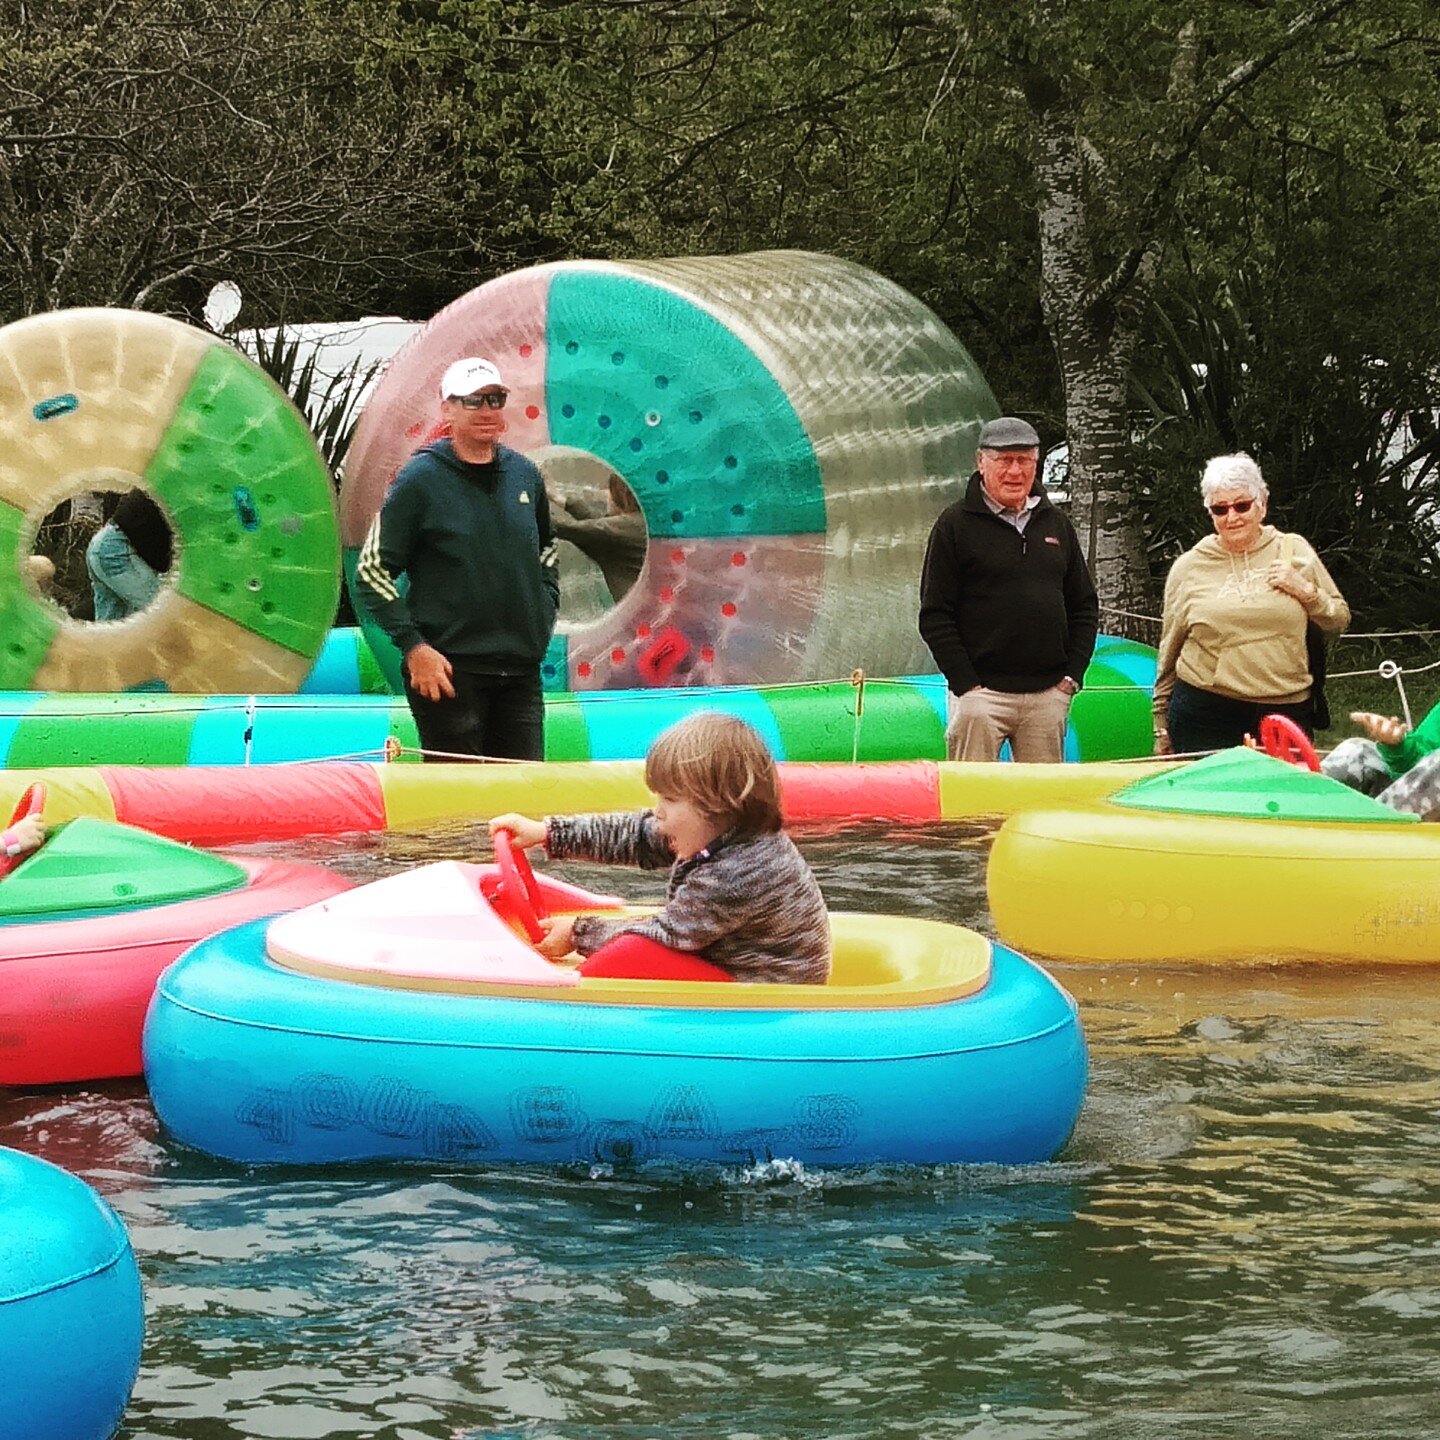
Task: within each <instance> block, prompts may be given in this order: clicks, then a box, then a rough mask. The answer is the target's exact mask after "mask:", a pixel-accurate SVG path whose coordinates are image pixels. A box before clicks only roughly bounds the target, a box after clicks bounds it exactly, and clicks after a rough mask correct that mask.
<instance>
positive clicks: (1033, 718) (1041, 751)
mask: <svg viewBox="0 0 1440 1440" xmlns="http://www.w3.org/2000/svg"><path fill="white" fill-rule="evenodd" d="M1070 699H1071V697H1070V695H1069V694H1068V693H1067V692H1066V691H1064V690H1062V689H1061V688H1060V687H1059V686H1058V685H1052V686H1051V687H1050V688H1049V689H1048V690H1037V691H1035V692H1034V693H1033V694H1029V695H1011V694H1008V693H1006V692H1005V691H1002V690H987V689H986V688H985V687H984V686H983V685H977V686H976V687H975V689H973V690H967V691H966V692H965V693H964V694H963V695H951V696H950V707H949V708H950V723H949V724H948V725H947V726H946V727H945V753H946V755H947V756H948V757H949V758H950V759H951V760H997V759H999V757H1000V746H1001V745H1002V744H1004V742H1005V741H1006V740H1008V741H1009V742H1010V753H1011V754H1012V755H1013V756H1014V757H1015V759H1016V760H1018V761H1020V762H1021V763H1023V764H1037V763H1047V762H1048V763H1058V762H1059V761H1061V760H1063V759H1064V758H1065V722H1066V721H1067V720H1068V719H1069V716H1070Z"/></svg>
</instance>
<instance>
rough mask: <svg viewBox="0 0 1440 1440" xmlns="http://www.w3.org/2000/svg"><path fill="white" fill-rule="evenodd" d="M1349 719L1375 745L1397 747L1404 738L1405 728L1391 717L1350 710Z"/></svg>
mask: <svg viewBox="0 0 1440 1440" xmlns="http://www.w3.org/2000/svg"><path fill="white" fill-rule="evenodd" d="M1350 718H1351V719H1352V720H1353V721H1354V722H1355V723H1356V724H1357V725H1358V726H1359V727H1360V728H1361V729H1362V730H1363V731H1364V732H1365V733H1366V734H1367V735H1368V736H1369V737H1370V738H1371V739H1372V740H1373V741H1375V743H1376V744H1377V745H1398V744H1399V743H1400V742H1401V741H1402V740H1403V739H1404V738H1405V726H1404V724H1403V723H1402V722H1401V721H1399V720H1397V719H1396V718H1395V717H1394V716H1393V715H1375V714H1372V713H1371V712H1370V711H1369V710H1352V711H1351V712H1350Z"/></svg>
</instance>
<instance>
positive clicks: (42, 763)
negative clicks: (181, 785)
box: [5, 691, 200, 770]
mask: <svg viewBox="0 0 1440 1440" xmlns="http://www.w3.org/2000/svg"><path fill="white" fill-rule="evenodd" d="M199 714H200V706H199V704H198V703H197V701H196V699H195V697H194V696H191V695H157V694H146V695H145V697H144V699H143V701H142V700H140V699H139V697H137V696H136V695H133V694H125V693H123V692H122V693H121V694H118V695H62V694H59V693H57V692H55V691H50V692H47V693H46V694H45V695H43V696H42V697H41V698H40V699H39V700H37V701H36V702H35V704H34V705H32V706H31V707H30V708H29V709H28V710H27V711H26V712H25V718H24V721H23V722H22V723H20V724H19V725H17V726H16V727H15V730H14V735H13V738H12V739H11V741H10V753H9V754H8V755H7V756H6V758H5V765H6V767H7V768H8V769H11V770H41V769H44V768H45V767H46V766H49V765H88V764H90V763H91V757H92V756H93V754H94V751H95V745H96V741H95V735H96V731H97V728H103V732H104V737H105V739H104V746H105V749H104V754H105V763H106V764H107V765H188V764H189V763H190V743H191V742H190V737H191V735H192V733H193V731H194V729H195V720H196V717H197V716H198V715H199Z"/></svg>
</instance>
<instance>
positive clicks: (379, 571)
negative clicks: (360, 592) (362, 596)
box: [355, 515, 400, 603]
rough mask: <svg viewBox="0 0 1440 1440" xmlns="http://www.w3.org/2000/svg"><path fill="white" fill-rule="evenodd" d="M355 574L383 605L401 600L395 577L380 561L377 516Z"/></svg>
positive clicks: (361, 551)
mask: <svg viewBox="0 0 1440 1440" xmlns="http://www.w3.org/2000/svg"><path fill="white" fill-rule="evenodd" d="M355 574H356V577H357V578H358V579H359V580H360V582H361V583H362V584H363V585H364V586H365V588H366V589H367V590H369V591H370V592H371V593H372V594H373V595H375V596H376V598H377V599H379V600H380V601H381V602H382V603H388V602H389V601H391V600H398V599H399V598H400V590H399V587H398V586H397V585H396V583H395V577H394V576H393V575H391V573H390V572H389V571H388V570H387V569H386V568H385V566H384V563H383V562H382V561H381V559H380V517H379V515H377V516H376V517H375V519H374V520H373V521H372V522H371V524H370V529H369V531H368V533H367V534H366V536H365V543H364V545H362V546H361V547H360V558H359V560H357V561H356V564H355Z"/></svg>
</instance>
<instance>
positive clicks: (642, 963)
mask: <svg viewBox="0 0 1440 1440" xmlns="http://www.w3.org/2000/svg"><path fill="white" fill-rule="evenodd" d="M576 968H577V969H578V970H579V971H580V973H581V974H582V975H592V976H595V977H596V978H604V979H606V980H728V981H732V982H733V981H734V979H735V977H734V976H733V975H732V974H731V973H730V972H729V971H728V970H722V969H721V968H720V967H719V966H718V965H712V964H711V963H710V962H709V961H708V960H702V959H701V958H700V957H699V956H698V955H690V954H687V953H686V952H685V951H684V950H672V949H671V948H670V947H669V946H668V945H662V944H660V942H659V941H658V940H651V939H649V938H648V937H647V936H644V935H617V936H616V937H615V938H614V939H613V940H611V941H610V942H609V944H607V945H602V946H601V947H600V948H599V949H598V950H597V951H596V952H595V953H594V954H593V955H591V956H590V957H589V958H588V959H586V960H582V961H581V962H580V964H579V966H577V967H576Z"/></svg>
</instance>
